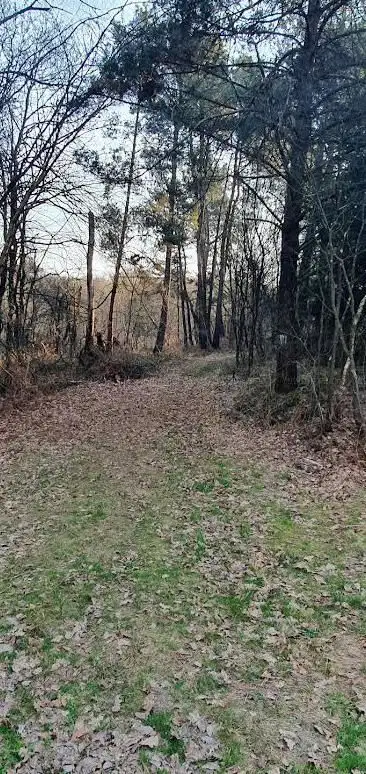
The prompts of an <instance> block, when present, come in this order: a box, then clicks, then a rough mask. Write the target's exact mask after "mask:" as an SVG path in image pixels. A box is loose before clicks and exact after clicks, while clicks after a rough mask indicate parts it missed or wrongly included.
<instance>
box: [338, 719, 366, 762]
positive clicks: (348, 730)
mask: <svg viewBox="0 0 366 774" xmlns="http://www.w3.org/2000/svg"><path fill="white" fill-rule="evenodd" d="M337 741H338V744H339V745H340V746H341V748H342V749H341V751H340V752H339V754H338V755H337V757H336V767H337V770H338V771H346V772H352V771H354V770H359V771H366V723H363V722H361V721H359V720H355V719H352V718H347V719H346V720H345V721H344V722H343V725H342V727H341V729H340V731H339V733H338V737H337Z"/></svg>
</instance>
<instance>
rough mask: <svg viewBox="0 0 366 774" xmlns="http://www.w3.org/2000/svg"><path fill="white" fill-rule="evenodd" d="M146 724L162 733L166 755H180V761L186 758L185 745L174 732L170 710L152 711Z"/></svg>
mask: <svg viewBox="0 0 366 774" xmlns="http://www.w3.org/2000/svg"><path fill="white" fill-rule="evenodd" d="M146 725H148V726H151V727H152V728H153V729H154V730H155V731H157V733H158V734H160V736H161V738H162V740H163V745H162V747H161V750H162V752H163V753H164V754H165V755H168V756H172V755H178V758H179V760H180V761H184V760H185V745H184V742H183V741H182V740H181V739H178V738H177V737H176V736H175V735H174V734H173V732H172V716H171V713H170V712H150V714H149V715H148V717H147V719H146Z"/></svg>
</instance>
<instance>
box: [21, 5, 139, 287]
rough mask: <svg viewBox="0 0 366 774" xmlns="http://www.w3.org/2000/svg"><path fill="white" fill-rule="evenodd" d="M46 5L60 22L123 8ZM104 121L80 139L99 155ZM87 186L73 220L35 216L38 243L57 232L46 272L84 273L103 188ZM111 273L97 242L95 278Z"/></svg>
mask: <svg viewBox="0 0 366 774" xmlns="http://www.w3.org/2000/svg"><path fill="white" fill-rule="evenodd" d="M50 3H51V4H52V5H53V7H54V8H57V13H58V15H59V17H60V19H61V20H62V21H63V22H64V20H65V19H67V17H68V16H69V15H70V17H72V18H73V19H80V20H83V19H85V18H90V17H94V16H98V17H100V16H101V15H102V22H101V23H103V24H106V23H107V22H108V19H111V18H113V17H114V16H115V15H116V14H117V13H118V11H119V10H120V8H121V5H122V7H124V4H123V3H118V2H116V0H114V1H113V0H88V2H86V0H61V2H60V0H50ZM135 7H136V3H135V2H133V3H132V2H128V3H127V6H126V7H125V9H124V13H123V16H124V19H128V18H129V17H131V16H132V15H133V12H134V8H135ZM114 112H115V113H119V114H120V117H121V120H122V121H124V120H126V118H127V117H128V110H127V109H126V108H124V109H122V110H121V109H116V108H114ZM106 119H107V115H105V116H104V117H102V118H101V119H100V120H98V122H97V123H94V124H93V126H92V127H91V128H90V130H89V131H87V132H86V133H85V136H84V137H83V138H82V143H83V144H84V145H85V147H86V148H90V149H93V150H97V151H99V152H100V153H101V154H102V155H105V154H106V153H107V152H108V146H109V145H110V142H109V140H108V138H106V136H105V132H104V130H103V124H104V123H105V121H106ZM86 177H87V176H86V175H85V173H84V172H83V171H80V179H82V180H83V182H84V183H85V178H86ZM87 184H88V185H87V187H88V189H89V190H88V193H87V195H86V196H85V199H84V202H83V203H84V205H85V206H84V207H81V211H79V212H78V213H77V215H75V216H74V217H70V216H69V215H65V214H64V213H62V212H61V211H60V210H58V209H57V208H56V207H50V206H45V207H43V208H42V209H41V210H40V211H39V212H38V213H37V215H36V219H35V225H36V228H37V233H38V234H40V239H41V240H42V241H43V240H44V241H45V242H47V239H48V237H49V234H51V233H52V232H56V233H57V236H56V239H55V240H54V244H53V245H50V247H49V248H48V249H47V252H46V254H45V258H44V261H43V267H44V269H45V270H46V271H51V272H52V271H55V272H66V273H67V274H71V275H80V274H83V273H85V270H86V248H87V238H88V231H87V216H88V210H89V208H90V209H93V211H95V212H97V211H98V209H99V205H100V203H101V202H102V194H103V186H102V185H101V184H98V182H97V181H96V180H95V178H93V177H92V176H89V178H88V179H87ZM123 204H124V202H123V201H121V206H123ZM83 210H84V211H83ZM111 271H112V264H111V262H110V261H109V260H108V259H107V258H106V256H105V255H104V254H103V252H102V251H101V250H100V248H99V245H98V240H97V243H96V247H95V253H94V273H95V276H104V275H108V274H110V273H111Z"/></svg>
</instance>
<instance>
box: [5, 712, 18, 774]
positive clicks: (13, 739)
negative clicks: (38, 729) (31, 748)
mask: <svg viewBox="0 0 366 774" xmlns="http://www.w3.org/2000/svg"><path fill="white" fill-rule="evenodd" d="M22 747H23V741H22V737H21V736H20V734H19V733H18V731H16V729H14V728H12V726H10V725H8V724H7V723H0V774H7V772H8V770H9V769H10V768H12V767H13V766H15V765H16V764H17V763H19V762H20V761H21V755H20V751H21V749H22Z"/></svg>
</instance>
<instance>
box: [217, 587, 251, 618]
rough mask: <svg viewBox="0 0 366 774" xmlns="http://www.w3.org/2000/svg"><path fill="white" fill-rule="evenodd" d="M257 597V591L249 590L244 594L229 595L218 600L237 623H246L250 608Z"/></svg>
mask: <svg viewBox="0 0 366 774" xmlns="http://www.w3.org/2000/svg"><path fill="white" fill-rule="evenodd" d="M254 596H255V589H248V591H246V592H245V593H244V594H242V595H239V594H229V595H227V596H221V597H219V598H218V602H219V604H220V605H221V606H222V607H223V608H224V609H225V610H226V611H227V614H228V615H229V616H230V617H231V618H233V619H234V620H235V621H245V620H246V619H247V612H248V609H249V606H250V604H251V602H252V600H253V598H254Z"/></svg>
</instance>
